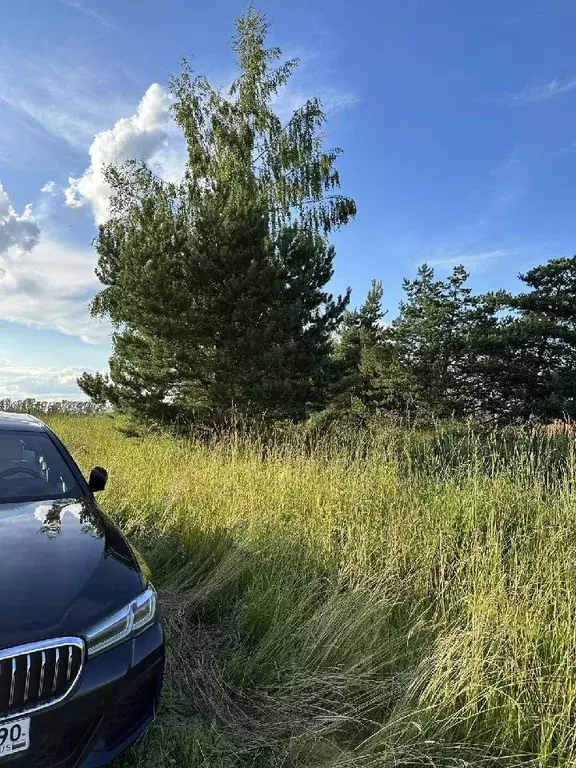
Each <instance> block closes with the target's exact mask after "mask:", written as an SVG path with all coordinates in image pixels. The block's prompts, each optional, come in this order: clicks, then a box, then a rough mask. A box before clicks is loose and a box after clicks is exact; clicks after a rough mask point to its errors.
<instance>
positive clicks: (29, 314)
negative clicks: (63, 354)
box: [0, 234, 110, 343]
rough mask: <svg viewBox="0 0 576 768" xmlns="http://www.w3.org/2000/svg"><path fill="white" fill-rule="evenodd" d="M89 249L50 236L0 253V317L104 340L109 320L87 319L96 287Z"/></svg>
mask: <svg viewBox="0 0 576 768" xmlns="http://www.w3.org/2000/svg"><path fill="white" fill-rule="evenodd" d="M95 261H96V257H95V253H94V250H93V249H92V248H86V247H84V248H81V247H76V246H72V245H66V244H63V243H60V242H58V241H56V240H53V239H52V238H51V237H49V236H48V235H46V234H44V235H41V236H40V239H39V242H38V245H37V246H36V247H35V248H34V249H33V250H31V251H29V252H27V253H24V252H22V251H19V250H17V249H14V248H13V249H10V250H9V251H7V252H6V253H5V254H4V255H0V295H1V297H2V299H1V301H0V319H2V320H7V321H9V322H14V323H22V324H23V325H28V326H32V327H37V328H52V329H54V330H57V331H60V332H61V333H64V334H67V335H69V336H78V337H79V338H81V339H82V340H83V341H86V342H92V343H98V342H102V341H105V340H106V339H107V338H108V336H109V332H110V329H109V327H108V326H107V324H105V323H103V322H102V321H100V320H96V319H94V318H92V317H90V314H89V309H88V305H89V302H90V299H91V298H92V297H93V296H94V294H95V293H96V291H97V290H98V288H99V287H101V286H100V284H99V282H98V280H97V278H96V275H95V274H94V266H95Z"/></svg>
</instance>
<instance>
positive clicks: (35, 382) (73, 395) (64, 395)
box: [0, 358, 86, 400]
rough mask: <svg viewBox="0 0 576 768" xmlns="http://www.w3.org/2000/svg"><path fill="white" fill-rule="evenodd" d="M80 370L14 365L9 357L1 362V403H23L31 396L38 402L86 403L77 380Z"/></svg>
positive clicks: (0, 360)
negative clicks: (9, 401) (74, 401)
mask: <svg viewBox="0 0 576 768" xmlns="http://www.w3.org/2000/svg"><path fill="white" fill-rule="evenodd" d="M81 373H82V370H80V369H79V368H73V367H67V368H43V367H39V366H25V365H14V364H12V363H10V361H9V360H6V359H5V358H2V359H0V400H2V399H5V398H8V399H10V400H23V399H25V398H28V397H32V398H35V399H37V400H64V399H66V400H69V399H74V400H85V399H86V397H85V396H84V394H83V393H82V392H81V391H80V390H79V389H78V385H77V384H76V379H77V378H78V376H80V374H81Z"/></svg>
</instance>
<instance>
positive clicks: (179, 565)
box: [50, 416, 576, 768]
mask: <svg viewBox="0 0 576 768" xmlns="http://www.w3.org/2000/svg"><path fill="white" fill-rule="evenodd" d="M50 423H51V425H52V426H53V428H54V429H55V430H56V431H57V432H58V433H59V434H60V436H61V437H62V438H63V440H64V441H65V442H66V444H67V445H68V446H69V448H70V449H71V451H72V453H73V454H74V456H75V458H76V459H77V460H78V461H79V463H80V464H81V466H82V468H83V469H84V470H88V469H89V468H90V467H91V466H92V465H94V464H101V465H103V466H105V467H107V468H108V470H109V472H110V484H109V490H107V491H106V492H105V494H103V495H102V497H101V501H102V505H103V506H104V507H105V508H106V509H107V510H108V511H109V512H110V513H111V514H112V515H113V516H114V517H115V518H116V519H117V520H118V521H119V522H120V523H121V524H122V527H123V529H124V530H125V531H126V532H127V533H128V534H129V535H130V536H131V537H132V538H133V540H134V541H135V542H137V544H138V546H139V548H140V549H141V550H142V551H144V552H145V554H146V556H147V558H148V560H149V563H150V566H151V568H152V571H153V578H154V580H155V582H156V583H157V585H158V587H159V588H160V591H161V596H162V602H163V605H164V612H165V616H166V623H167V630H168V636H169V665H168V676H167V687H166V694H165V697H164V705H163V711H162V715H161V717H160V718H159V720H158V722H157V724H156V725H155V727H154V728H153V729H152V730H151V732H150V733H149V735H148V736H147V737H146V738H145V739H144V740H143V741H142V742H141V744H140V745H138V746H137V747H136V749H135V750H133V751H132V753H131V754H130V755H129V756H128V758H126V761H125V765H126V766H128V765H130V766H147V767H149V768H151V767H152V766H161V767H163V766H174V765H176V766H192V767H193V766H201V765H202V766H226V768H228V767H231V766H238V765H246V766H248V765H250V766H278V767H280V766H327V767H328V766H330V768H332V767H333V768H340V766H342V767H343V766H356V765H357V766H422V765H427V766H487V765H504V766H512V765H522V766H528V765H530V766H535V767H536V766H539V767H541V768H548V767H550V766H572V765H576V757H573V756H572V753H573V750H574V746H575V740H576V725H575V713H576V710H575V707H576V624H575V620H574V619H575V609H576V597H575V596H576V518H575V511H576V505H575V500H576V496H575V494H574V492H573V490H572V478H573V466H574V458H573V454H572V447H571V444H570V440H569V439H568V438H545V437H543V436H537V437H534V436H524V435H520V434H509V435H499V436H492V437H478V436H476V435H474V434H473V433H471V432H467V431H466V430H464V431H462V432H457V431H451V430H445V429H443V428H439V429H438V430H436V431H435V432H431V433H428V434H416V433H414V434H410V433H403V432H402V431H401V430H387V431H382V432H379V433H377V434H374V435H371V436H369V437H368V438H366V436H360V435H354V434H353V433H351V434H348V435H344V436H342V438H341V440H340V443H339V441H338V440H337V439H336V438H331V439H330V440H329V441H325V442H322V441H321V442H320V443H319V444H316V445H314V446H313V447H311V445H310V441H309V440H307V441H305V440H304V439H300V438H296V437H293V438H289V439H284V440H283V441H280V440H278V441H277V443H276V444H270V443H268V444H267V445H266V446H264V445H263V444H261V443H259V442H258V440H256V439H240V438H238V439H234V438H228V439H226V440H224V439H223V440H220V441H214V443H213V444H212V445H210V446H206V445H201V444H199V443H193V442H187V441H176V440H173V439H170V438H168V437H161V436H158V435H155V436H149V437H144V438H141V437H127V436H125V435H124V434H123V433H122V432H121V431H120V430H119V429H118V426H119V422H118V421H115V420H113V419H111V418H109V417H93V418H92V417H91V418H81V417H76V418H73V417H64V416H53V417H50Z"/></svg>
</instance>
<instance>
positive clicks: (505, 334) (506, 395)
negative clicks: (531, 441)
mask: <svg viewBox="0 0 576 768" xmlns="http://www.w3.org/2000/svg"><path fill="white" fill-rule="evenodd" d="M520 279H521V280H522V281H523V282H524V283H525V284H526V285H527V286H529V287H530V288H531V290H530V291H529V292H527V293H520V294H518V295H517V296H512V295H510V294H506V293H504V292H500V293H499V294H498V298H497V302H496V303H497V305H498V308H499V309H501V310H503V311H504V312H506V314H505V315H504V316H503V317H502V319H501V320H500V321H499V324H498V326H497V328H496V329H495V330H494V331H493V333H492V334H491V338H490V342H491V354H490V356H489V362H490V367H491V371H492V376H491V377H490V379H489V381H490V382H491V384H492V386H491V389H492V393H493V398H492V400H493V408H494V410H496V411H497V412H498V413H499V414H500V417H501V420H502V421H506V422H511V423H514V422H526V421H529V420H530V419H541V420H545V421H549V420H551V419H560V418H563V417H567V416H568V417H570V418H574V417H576V257H572V258H564V259H553V260H551V261H549V262H548V263H547V264H544V265H541V266H538V267H535V268H534V269H531V270H530V271H529V272H528V273H526V274H525V275H520Z"/></svg>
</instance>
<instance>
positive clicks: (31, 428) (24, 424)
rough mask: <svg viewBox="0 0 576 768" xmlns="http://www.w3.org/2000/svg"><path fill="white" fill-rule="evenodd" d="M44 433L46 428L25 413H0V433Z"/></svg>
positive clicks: (38, 420)
mask: <svg viewBox="0 0 576 768" xmlns="http://www.w3.org/2000/svg"><path fill="white" fill-rule="evenodd" d="M8 430H10V432H14V431H15V432H46V431H47V427H46V425H45V424H43V423H42V422H41V421H40V419H37V418H36V417H35V416H29V415H28V414H27V413H7V412H5V411H1V412H0V432H7V431H8Z"/></svg>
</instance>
